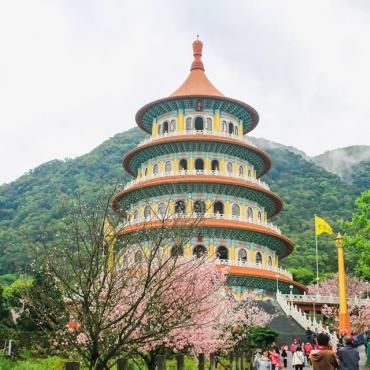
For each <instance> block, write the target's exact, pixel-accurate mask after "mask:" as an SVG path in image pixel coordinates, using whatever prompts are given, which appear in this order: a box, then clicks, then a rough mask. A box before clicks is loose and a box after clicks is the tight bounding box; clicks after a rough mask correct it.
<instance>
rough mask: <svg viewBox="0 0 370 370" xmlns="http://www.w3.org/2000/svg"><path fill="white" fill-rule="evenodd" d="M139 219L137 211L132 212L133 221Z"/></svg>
mask: <svg viewBox="0 0 370 370" xmlns="http://www.w3.org/2000/svg"><path fill="white" fill-rule="evenodd" d="M138 219H139V210H138V209H135V211H134V220H135V221H137V220H138Z"/></svg>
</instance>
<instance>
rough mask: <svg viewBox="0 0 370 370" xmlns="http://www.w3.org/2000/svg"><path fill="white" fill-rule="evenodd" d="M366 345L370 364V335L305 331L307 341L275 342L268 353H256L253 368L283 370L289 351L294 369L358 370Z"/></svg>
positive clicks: (268, 349)
mask: <svg viewBox="0 0 370 370" xmlns="http://www.w3.org/2000/svg"><path fill="white" fill-rule="evenodd" d="M360 345H364V346H365V353H367V356H368V362H370V335H366V334H361V335H345V334H342V335H341V336H340V337H339V338H338V337H337V336H336V335H335V334H333V335H328V334H324V333H321V334H319V335H315V334H314V333H313V332H312V331H311V330H310V329H307V331H306V341H305V342H301V343H300V342H299V341H298V339H294V340H293V342H292V343H291V344H290V346H289V347H288V344H287V343H283V344H282V346H277V345H276V343H275V342H273V343H272V344H271V346H270V347H269V348H267V349H265V350H262V351H257V353H256V354H255V358H254V363H253V366H254V368H255V369H256V370H284V369H286V368H287V367H288V352H289V351H290V352H291V354H292V356H291V364H290V365H291V366H292V368H293V369H295V370H303V367H305V366H312V368H313V370H336V369H339V370H359V362H360V355H359V352H358V350H357V349H356V347H357V346H360Z"/></svg>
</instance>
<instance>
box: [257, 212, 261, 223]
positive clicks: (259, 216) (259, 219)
mask: <svg viewBox="0 0 370 370" xmlns="http://www.w3.org/2000/svg"><path fill="white" fill-rule="evenodd" d="M257 217H258V223H259V224H260V223H261V222H262V214H261V212H258V215H257Z"/></svg>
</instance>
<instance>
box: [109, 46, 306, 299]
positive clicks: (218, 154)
mask: <svg viewBox="0 0 370 370" xmlns="http://www.w3.org/2000/svg"><path fill="white" fill-rule="evenodd" d="M202 48H203V44H202V42H201V41H200V40H196V41H194V43H193V54H194V61H193V63H192V65H191V69H190V74H189V76H188V77H187V79H186V80H185V82H184V83H183V84H182V85H181V86H180V87H179V88H178V89H177V90H176V91H175V92H173V93H172V94H171V95H170V96H169V97H167V98H164V99H160V100H156V101H154V102H151V103H149V104H147V105H145V106H144V107H142V108H141V109H140V110H139V111H138V112H137V114H136V122H137V124H138V125H139V127H140V128H141V129H142V130H144V131H145V132H147V133H149V134H150V135H151V136H150V137H149V138H148V139H146V140H144V142H142V143H141V144H139V146H138V147H137V148H135V149H134V150H131V151H130V152H129V153H127V154H126V155H125V157H124V159H123V166H124V168H125V170H126V171H127V172H128V173H130V174H131V175H132V176H134V177H135V179H134V180H133V181H131V182H130V183H129V184H127V185H126V186H125V188H124V189H123V190H122V191H121V192H120V193H118V194H117V195H116V196H115V198H114V201H113V207H114V208H115V209H118V208H119V207H120V202H121V201H122V200H123V198H124V201H125V204H129V211H128V213H129V214H130V216H131V217H130V227H127V228H126V230H125V232H135V231H136V230H138V229H140V225H141V226H142V225H143V224H145V225H146V227H156V225H158V226H159V225H161V223H160V222H157V223H156V222H153V221H154V220H153V218H155V217H158V216H164V214H165V213H168V215H169V217H175V215H176V214H178V213H181V214H182V217H185V218H186V217H188V218H192V217H196V215H199V214H202V215H203V216H202V222H201V224H200V226H199V227H200V233H199V234H197V235H195V236H194V238H193V239H192V240H190V242H189V243H188V244H187V245H186V246H185V248H184V250H183V251H182V252H183V253H184V255H185V256H192V255H197V256H199V255H200V254H203V253H205V254H208V255H209V256H210V257H216V258H217V261H218V263H219V264H220V265H228V266H229V271H230V275H229V284H230V285H232V286H233V289H234V290H235V292H236V293H238V292H242V291H243V290H245V289H252V290H255V291H257V292H259V293H261V294H263V295H265V294H270V293H272V292H274V291H276V288H277V286H278V288H279V290H280V291H282V292H286V293H288V292H289V291H291V290H293V292H298V291H302V290H303V289H304V287H303V286H302V285H300V284H298V283H296V282H294V281H293V280H292V275H291V274H290V273H289V272H287V271H286V270H284V269H282V268H280V267H279V260H280V259H282V258H284V257H286V256H287V255H288V254H289V253H291V252H292V249H293V244H292V242H291V241H290V240H289V239H288V238H286V237H285V236H283V235H282V234H281V232H280V230H279V228H278V227H276V226H275V225H273V224H272V223H270V222H269V219H270V218H271V217H273V216H274V215H276V214H277V213H278V212H280V211H281V209H282V200H281V198H280V197H279V196H278V195H277V194H275V193H274V192H272V191H271V190H270V189H269V186H268V185H267V184H266V183H264V182H262V181H261V180H260V178H261V176H263V175H264V174H266V173H267V171H268V170H269V169H270V167H271V160H270V158H269V157H268V155H267V154H266V153H264V152H263V151H262V150H260V149H258V148H257V147H255V146H254V145H253V144H252V143H251V142H250V141H248V139H247V138H246V137H245V136H244V135H245V134H247V133H248V132H250V131H251V130H253V129H254V128H255V127H256V125H257V123H258V114H257V112H256V111H255V110H254V109H253V108H252V107H250V106H249V105H247V104H245V103H243V102H241V101H238V100H235V99H231V98H228V97H225V96H224V95H223V94H222V93H221V92H220V91H219V90H218V89H217V88H216V87H215V86H213V84H212V83H211V82H210V81H209V80H208V78H207V76H206V75H205V73H204V66H203V62H202V60H201V57H202ZM149 221H151V222H150V223H149ZM158 226H157V227H158ZM199 235H201V237H199ZM174 248H175V247H174ZM176 253H179V251H177V252H176Z"/></svg>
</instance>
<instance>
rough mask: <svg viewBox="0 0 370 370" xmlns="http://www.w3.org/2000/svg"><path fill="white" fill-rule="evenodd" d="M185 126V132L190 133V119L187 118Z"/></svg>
mask: <svg viewBox="0 0 370 370" xmlns="http://www.w3.org/2000/svg"><path fill="white" fill-rule="evenodd" d="M185 126H186V127H185V128H186V130H187V131H190V130H191V129H192V120H191V117H188V118H187V119H186V125H185Z"/></svg>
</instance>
